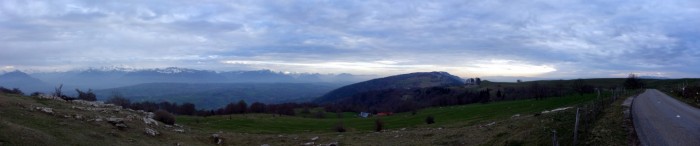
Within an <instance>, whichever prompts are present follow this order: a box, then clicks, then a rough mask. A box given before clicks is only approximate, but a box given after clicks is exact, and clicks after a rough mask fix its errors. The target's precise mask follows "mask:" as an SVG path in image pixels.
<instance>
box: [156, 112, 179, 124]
mask: <svg viewBox="0 0 700 146" xmlns="http://www.w3.org/2000/svg"><path fill="white" fill-rule="evenodd" d="M154 114H155V117H154V119H155V120H157V121H160V122H163V123H165V124H168V125H173V124H175V116H173V114H170V113H169V112H167V111H165V110H158V111H156V112H155V113H154Z"/></svg>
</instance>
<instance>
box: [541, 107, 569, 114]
mask: <svg viewBox="0 0 700 146" xmlns="http://www.w3.org/2000/svg"><path fill="white" fill-rule="evenodd" d="M570 108H571V107H561V108H556V109H553V110H549V111H542V112H541V113H542V114H546V113H551V112H557V111H563V110H567V109H570Z"/></svg>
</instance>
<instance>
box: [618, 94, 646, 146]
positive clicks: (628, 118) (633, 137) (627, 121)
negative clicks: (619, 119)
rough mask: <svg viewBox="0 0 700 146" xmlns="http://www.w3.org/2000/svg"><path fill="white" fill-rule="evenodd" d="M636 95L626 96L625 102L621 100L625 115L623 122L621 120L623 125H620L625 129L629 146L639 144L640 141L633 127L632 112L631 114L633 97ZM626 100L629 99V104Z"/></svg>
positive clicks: (637, 145)
mask: <svg viewBox="0 0 700 146" xmlns="http://www.w3.org/2000/svg"><path fill="white" fill-rule="evenodd" d="M637 96H639V94H635V95H633V96H630V97H627V99H625V102H622V106H623V108H624V109H623V114H624V115H625V117H624V122H623V123H624V125H622V126H623V127H625V128H626V129H627V143H628V145H630V146H639V145H641V143H640V141H639V136H638V135H637V131H636V130H635V127H634V117H633V115H634V114H632V107H633V106H634V99H636V98H637ZM628 100H629V105H628V104H627V103H628Z"/></svg>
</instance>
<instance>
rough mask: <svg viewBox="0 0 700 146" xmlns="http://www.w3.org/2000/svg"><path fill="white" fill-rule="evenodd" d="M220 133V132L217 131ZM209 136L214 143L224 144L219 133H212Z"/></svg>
mask: <svg viewBox="0 0 700 146" xmlns="http://www.w3.org/2000/svg"><path fill="white" fill-rule="evenodd" d="M219 133H221V132H219ZM211 138H212V140H213V142H214V143H215V144H218V145H222V144H224V138H222V137H221V135H219V134H217V133H214V134H212V135H211Z"/></svg>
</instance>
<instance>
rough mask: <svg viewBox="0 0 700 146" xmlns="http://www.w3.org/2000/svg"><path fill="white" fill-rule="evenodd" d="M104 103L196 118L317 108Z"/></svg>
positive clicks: (116, 100)
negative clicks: (215, 107) (197, 107)
mask: <svg viewBox="0 0 700 146" xmlns="http://www.w3.org/2000/svg"><path fill="white" fill-rule="evenodd" d="M106 103H110V104H115V105H119V106H122V107H124V108H129V109H133V110H143V111H148V112H155V111H158V110H165V111H168V112H170V113H174V114H177V115H197V116H212V115H229V114H246V113H270V114H278V115H295V112H294V109H296V108H303V107H306V108H312V107H318V105H317V104H314V103H279V104H264V103H260V102H253V103H252V104H250V106H249V105H248V104H247V103H246V102H245V101H243V100H241V101H238V102H235V103H233V102H232V103H229V104H227V105H226V106H225V107H222V108H218V109H212V110H204V109H199V110H197V109H196V106H195V105H194V104H192V103H187V102H186V103H183V104H178V103H170V102H167V101H163V102H160V103H156V102H152V101H143V102H133V103H132V102H131V101H130V100H129V99H126V98H124V97H122V96H121V95H118V94H117V95H113V96H112V97H111V98H109V99H108V100H107V101H106Z"/></svg>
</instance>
